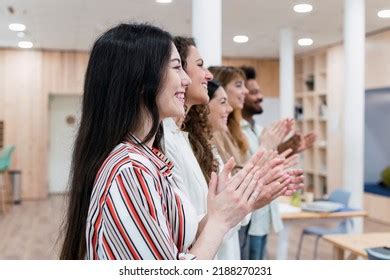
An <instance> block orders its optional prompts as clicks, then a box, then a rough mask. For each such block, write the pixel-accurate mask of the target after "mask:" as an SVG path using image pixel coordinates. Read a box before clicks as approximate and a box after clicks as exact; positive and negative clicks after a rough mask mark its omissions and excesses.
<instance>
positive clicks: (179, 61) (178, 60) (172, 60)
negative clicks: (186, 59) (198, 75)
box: [171, 58, 181, 64]
mask: <svg viewBox="0 0 390 280" xmlns="http://www.w3.org/2000/svg"><path fill="white" fill-rule="evenodd" d="M175 61H177V62H178V63H179V64H181V60H180V58H174V59H171V62H175Z"/></svg>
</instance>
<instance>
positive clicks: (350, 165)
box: [343, 0, 365, 232]
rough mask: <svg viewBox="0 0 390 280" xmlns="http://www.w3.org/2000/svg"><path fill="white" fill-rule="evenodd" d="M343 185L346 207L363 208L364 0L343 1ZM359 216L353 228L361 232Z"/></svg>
mask: <svg viewBox="0 0 390 280" xmlns="http://www.w3.org/2000/svg"><path fill="white" fill-rule="evenodd" d="M344 13H345V15H344V54H345V90H344V92H345V96H344V135H343V136H344V137H343V139H344V142H343V144H344V149H343V150H344V152H343V153H344V154H343V162H344V164H343V171H344V188H345V189H347V190H349V191H350V192H351V194H352V195H351V199H350V206H351V207H357V208H362V207H363V185H364V158H363V156H364V74H365V69H364V68H365V59H364V57H365V50H364V44H365V1H364V0H344ZM362 228H363V224H362V219H359V220H357V221H356V222H355V230H356V231H357V232H359V231H362Z"/></svg>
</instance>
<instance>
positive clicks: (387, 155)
mask: <svg viewBox="0 0 390 280" xmlns="http://www.w3.org/2000/svg"><path fill="white" fill-rule="evenodd" d="M365 103H366V105H365V110H366V112H365V114H366V117H365V145H364V146H365V148H364V158H365V159H364V181H365V182H378V181H379V178H380V173H381V171H382V170H383V169H384V168H385V167H386V166H389V165H390V125H389V123H390V88H384V89H378V90H368V91H366V102H365Z"/></svg>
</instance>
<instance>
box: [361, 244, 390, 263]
mask: <svg viewBox="0 0 390 280" xmlns="http://www.w3.org/2000/svg"><path fill="white" fill-rule="evenodd" d="M366 252H367V256H368V259H369V260H390V248H388V247H379V248H368V249H366Z"/></svg>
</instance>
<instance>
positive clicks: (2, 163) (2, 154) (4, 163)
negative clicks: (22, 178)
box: [0, 146, 15, 171]
mask: <svg viewBox="0 0 390 280" xmlns="http://www.w3.org/2000/svg"><path fill="white" fill-rule="evenodd" d="M14 150H15V146H6V147H4V149H3V150H2V151H0V171H4V170H7V169H8V168H9V167H10V166H11V156H12V153H13V151H14Z"/></svg>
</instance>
